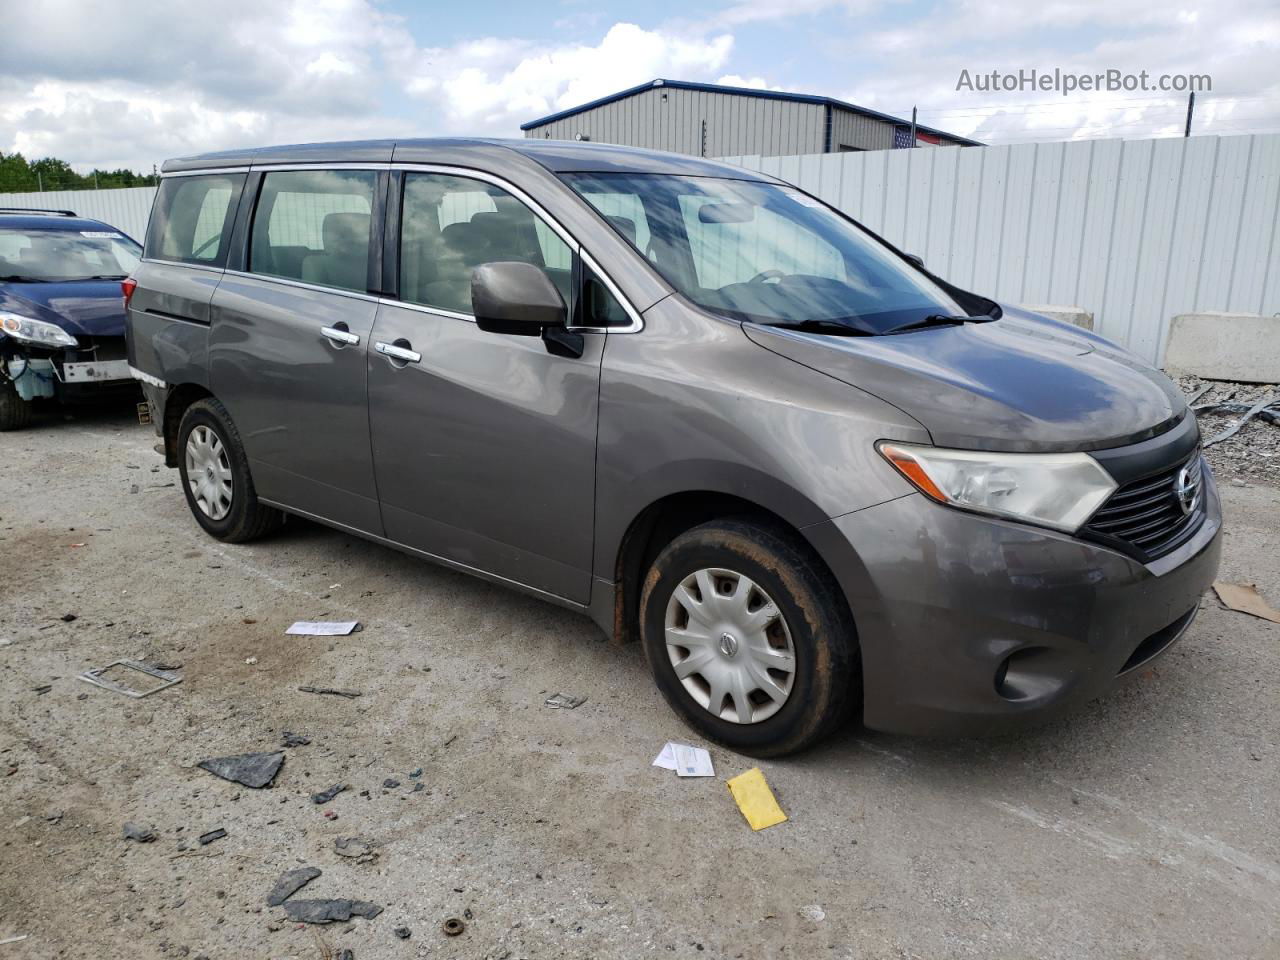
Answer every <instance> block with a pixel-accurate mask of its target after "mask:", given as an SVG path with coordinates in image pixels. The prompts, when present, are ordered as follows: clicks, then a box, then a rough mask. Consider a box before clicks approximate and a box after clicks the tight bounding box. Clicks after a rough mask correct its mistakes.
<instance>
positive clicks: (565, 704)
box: [543, 693, 587, 710]
mask: <svg viewBox="0 0 1280 960" xmlns="http://www.w3.org/2000/svg"><path fill="white" fill-rule="evenodd" d="M543 702H544V703H545V704H546V705H547V706H548V707H550V708H551V709H552V710H573V709H574V708H575V707H580V706H582V705H583V704H584V703H586V702H587V698H586V697H572V696H570V695H569V694H567V693H557V694H556V695H555V696H554V697H547V699H546V700H545V701H543Z"/></svg>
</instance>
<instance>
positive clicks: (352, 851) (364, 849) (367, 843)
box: [333, 837, 378, 863]
mask: <svg viewBox="0 0 1280 960" xmlns="http://www.w3.org/2000/svg"><path fill="white" fill-rule="evenodd" d="M377 847H378V844H377V843H375V842H374V841H372V840H365V839H363V838H361V837H338V838H337V839H335V840H334V841H333V852H334V853H336V854H337V855H338V856H340V857H350V858H351V859H353V860H355V862H356V863H372V862H373V861H375V860H377V859H378V850H377Z"/></svg>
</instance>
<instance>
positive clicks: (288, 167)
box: [251, 161, 391, 173]
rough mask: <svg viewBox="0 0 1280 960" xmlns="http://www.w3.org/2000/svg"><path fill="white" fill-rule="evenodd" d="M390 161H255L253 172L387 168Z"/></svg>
mask: <svg viewBox="0 0 1280 960" xmlns="http://www.w3.org/2000/svg"><path fill="white" fill-rule="evenodd" d="M390 167H391V164H390V163H387V162H385V161H383V162H372V163H324V162H321V163H261V164H259V163H255V164H254V165H253V166H252V168H251V169H252V171H253V172H254V173H308V172H309V173H316V172H319V173H323V172H324V171H326V170H376V171H382V170H387V169H389V168H390Z"/></svg>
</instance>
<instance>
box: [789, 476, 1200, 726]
mask: <svg viewBox="0 0 1280 960" xmlns="http://www.w3.org/2000/svg"><path fill="white" fill-rule="evenodd" d="M1206 476H1207V484H1206V490H1205V496H1206V502H1205V507H1206V517H1205V520H1204V522H1203V524H1202V525H1201V527H1200V529H1199V530H1198V531H1197V532H1196V533H1195V535H1194V536H1193V537H1192V538H1191V539H1190V540H1188V541H1187V542H1186V543H1185V544H1183V545H1182V546H1181V547H1179V548H1178V549H1176V550H1174V551H1173V552H1172V553H1170V554H1167V555H1166V556H1164V557H1161V558H1160V559H1159V560H1157V561H1154V562H1153V563H1151V564H1149V565H1148V564H1143V563H1141V562H1139V561H1137V560H1134V559H1132V558H1130V557H1128V556H1125V555H1123V554H1120V553H1118V552H1116V551H1114V550H1111V549H1110V548H1108V547H1104V546H1099V545H1097V544H1093V543H1087V542H1085V541H1082V540H1078V539H1076V538H1074V537H1071V536H1069V535H1066V534H1059V533H1055V532H1053V531H1049V530H1042V529H1038V528H1035V527H1030V526H1026V525H1022V524H1017V523H1010V522H1005V521H1001V520H995V519H990V518H986V517H980V516H976V515H973V514H968V513H963V512H961V511H958V510H953V509H950V508H947V507H943V506H939V505H938V504H935V503H933V502H932V501H929V500H927V499H926V498H924V497H922V496H920V495H918V494H913V495H910V496H906V497H901V498H899V499H897V500H892V501H890V502H888V503H884V504H881V505H879V506H876V507H871V508H868V509H866V510H862V511H859V512H857V513H853V514H849V515H847V516H844V517H839V518H836V519H834V520H830V521H827V522H825V523H822V524H817V525H815V526H813V527H810V528H807V529H806V530H805V533H806V534H807V535H809V537H810V540H811V542H813V544H814V546H815V547H817V549H818V550H819V552H820V553H822V554H823V556H824V557H825V558H826V559H827V561H828V563H829V565H830V566H831V568H832V570H833V571H834V572H835V574H836V577H837V579H838V580H839V581H840V584H841V586H842V587H843V589H844V592H845V595H846V597H847V598H848V600H849V605H850V607H851V609H852V611H853V616H854V620H855V622H856V624H857V628H858V639H859V643H860V645H861V648H862V659H863V691H864V719H865V722H866V724H867V726H869V727H873V728H876V729H880V730H887V731H892V732H897V733H913V734H959V735H977V734H989V733H998V732H1002V731H1006V730H1010V729H1016V728H1018V727H1020V726H1024V725H1026V724H1029V723H1032V722H1039V721H1043V720H1047V719H1049V718H1051V717H1054V716H1057V715H1059V714H1061V713H1063V712H1064V711H1067V710H1070V709H1071V708H1072V707H1074V706H1077V705H1079V704H1081V703H1083V702H1085V701H1087V700H1090V699H1092V698H1094V697H1096V696H1098V695H1099V694H1102V693H1104V692H1105V691H1107V690H1108V689H1110V688H1111V687H1113V686H1115V685H1116V684H1117V683H1118V682H1119V681H1120V680H1121V679H1122V678H1123V677H1124V676H1125V675H1127V674H1130V673H1133V672H1134V671H1136V670H1137V669H1138V668H1139V667H1140V666H1142V665H1143V664H1145V663H1149V662H1151V661H1152V660H1153V659H1155V658H1156V657H1157V656H1159V655H1160V654H1161V653H1163V652H1164V650H1166V649H1168V647H1169V646H1170V645H1172V643H1173V642H1174V641H1175V640H1177V639H1178V637H1180V636H1181V635H1182V633H1183V632H1184V631H1185V630H1186V628H1187V627H1188V626H1189V625H1190V623H1191V620H1192V619H1193V618H1194V616H1195V612H1196V610H1197V609H1198V606H1199V602H1200V597H1201V595H1202V594H1203V593H1204V591H1205V590H1206V589H1208V587H1209V585H1210V584H1211V583H1212V582H1213V579H1214V577H1215V575H1216V574H1217V570H1218V561H1219V554H1220V550H1221V527H1222V519H1221V505H1220V503H1219V500H1218V493H1217V489H1216V487H1215V486H1214V483H1213V479H1212V477H1211V476H1208V475H1206Z"/></svg>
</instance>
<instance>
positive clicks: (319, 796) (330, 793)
mask: <svg viewBox="0 0 1280 960" xmlns="http://www.w3.org/2000/svg"><path fill="white" fill-rule="evenodd" d="M345 789H347V785H346V784H345V783H335V784H334V785H333V786H332V787H330V788H329V789H328V790H321V791H320V792H319V793H313V794H312V795H311V802H312V803H315V804H321V803H328V802H329V801H330V800H332V799H333V798H334V797H336V796H337V795H338V794H340V793H341V792H342V791H343V790H345Z"/></svg>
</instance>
